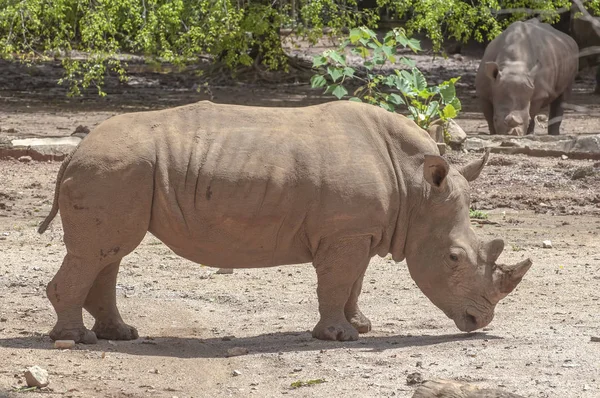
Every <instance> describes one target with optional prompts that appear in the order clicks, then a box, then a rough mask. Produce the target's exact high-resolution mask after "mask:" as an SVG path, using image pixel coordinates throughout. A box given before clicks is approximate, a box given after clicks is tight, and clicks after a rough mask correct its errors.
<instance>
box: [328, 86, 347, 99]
mask: <svg viewBox="0 0 600 398" xmlns="http://www.w3.org/2000/svg"><path fill="white" fill-rule="evenodd" d="M331 94H333V95H335V96H336V97H337V99H342V97H343V96H344V95H346V94H348V91H347V90H346V89H345V88H344V86H341V85H337V87H336V88H335V89H334V90H333V91H332V92H331Z"/></svg>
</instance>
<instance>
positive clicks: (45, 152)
mask: <svg viewBox="0 0 600 398" xmlns="http://www.w3.org/2000/svg"><path fill="white" fill-rule="evenodd" d="M81 139H82V138H81V137H80V136H70V137H48V138H19V139H12V138H11V137H2V139H0V159H7V158H15V159H19V158H22V157H26V156H28V157H30V158H31V159H32V160H37V161H46V160H63V159H64V158H65V157H66V156H67V155H68V154H69V153H70V152H71V151H73V149H75V148H76V147H77V145H79V143H80V142H81Z"/></svg>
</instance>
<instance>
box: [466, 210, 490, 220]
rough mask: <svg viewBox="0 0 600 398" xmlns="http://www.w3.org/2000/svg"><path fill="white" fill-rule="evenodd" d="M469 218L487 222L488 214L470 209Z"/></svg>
mask: <svg viewBox="0 0 600 398" xmlns="http://www.w3.org/2000/svg"><path fill="white" fill-rule="evenodd" d="M469 218H474V219H477V220H487V219H488V214H487V213H485V212H483V211H481V210H473V209H469Z"/></svg>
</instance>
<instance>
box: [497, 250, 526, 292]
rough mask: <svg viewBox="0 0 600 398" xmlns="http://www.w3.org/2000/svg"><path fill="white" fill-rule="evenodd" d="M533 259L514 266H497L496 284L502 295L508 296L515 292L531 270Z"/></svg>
mask: <svg viewBox="0 0 600 398" xmlns="http://www.w3.org/2000/svg"><path fill="white" fill-rule="evenodd" d="M531 264H533V263H532V261H531V259H529V258H528V259H526V260H523V261H521V262H519V263H517V264H513V265H503V264H497V265H496V266H495V269H494V284H495V285H496V288H497V289H498V291H500V293H502V294H503V295H506V294H508V293H510V292H512V291H513V290H514V288H515V287H517V285H518V284H519V282H521V279H523V276H524V275H525V274H526V273H527V271H529V268H531Z"/></svg>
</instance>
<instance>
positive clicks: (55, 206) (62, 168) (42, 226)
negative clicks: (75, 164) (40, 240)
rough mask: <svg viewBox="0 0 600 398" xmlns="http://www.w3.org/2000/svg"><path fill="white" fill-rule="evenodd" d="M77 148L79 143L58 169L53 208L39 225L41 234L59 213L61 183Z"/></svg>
mask: <svg viewBox="0 0 600 398" xmlns="http://www.w3.org/2000/svg"><path fill="white" fill-rule="evenodd" d="M77 148H79V145H77V147H76V148H75V149H74V150H73V152H71V153H69V154H68V155H67V156H66V157H65V160H63V162H62V164H61V165H60V169H58V176H57V177H56V186H55V188H54V200H53V202H52V208H51V209H50V214H48V215H47V216H46V218H45V219H44V221H42V223H41V224H40V226H39V227H38V230H37V231H38V233H39V234H43V233H44V232H45V231H46V229H48V226H49V225H50V223H51V222H52V220H54V217H56V214H57V213H58V195H59V191H60V184H61V183H62V179H63V174H64V173H65V170H66V169H67V166H68V165H69V163H70V162H71V158H72V157H73V154H75V151H76V150H77Z"/></svg>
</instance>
